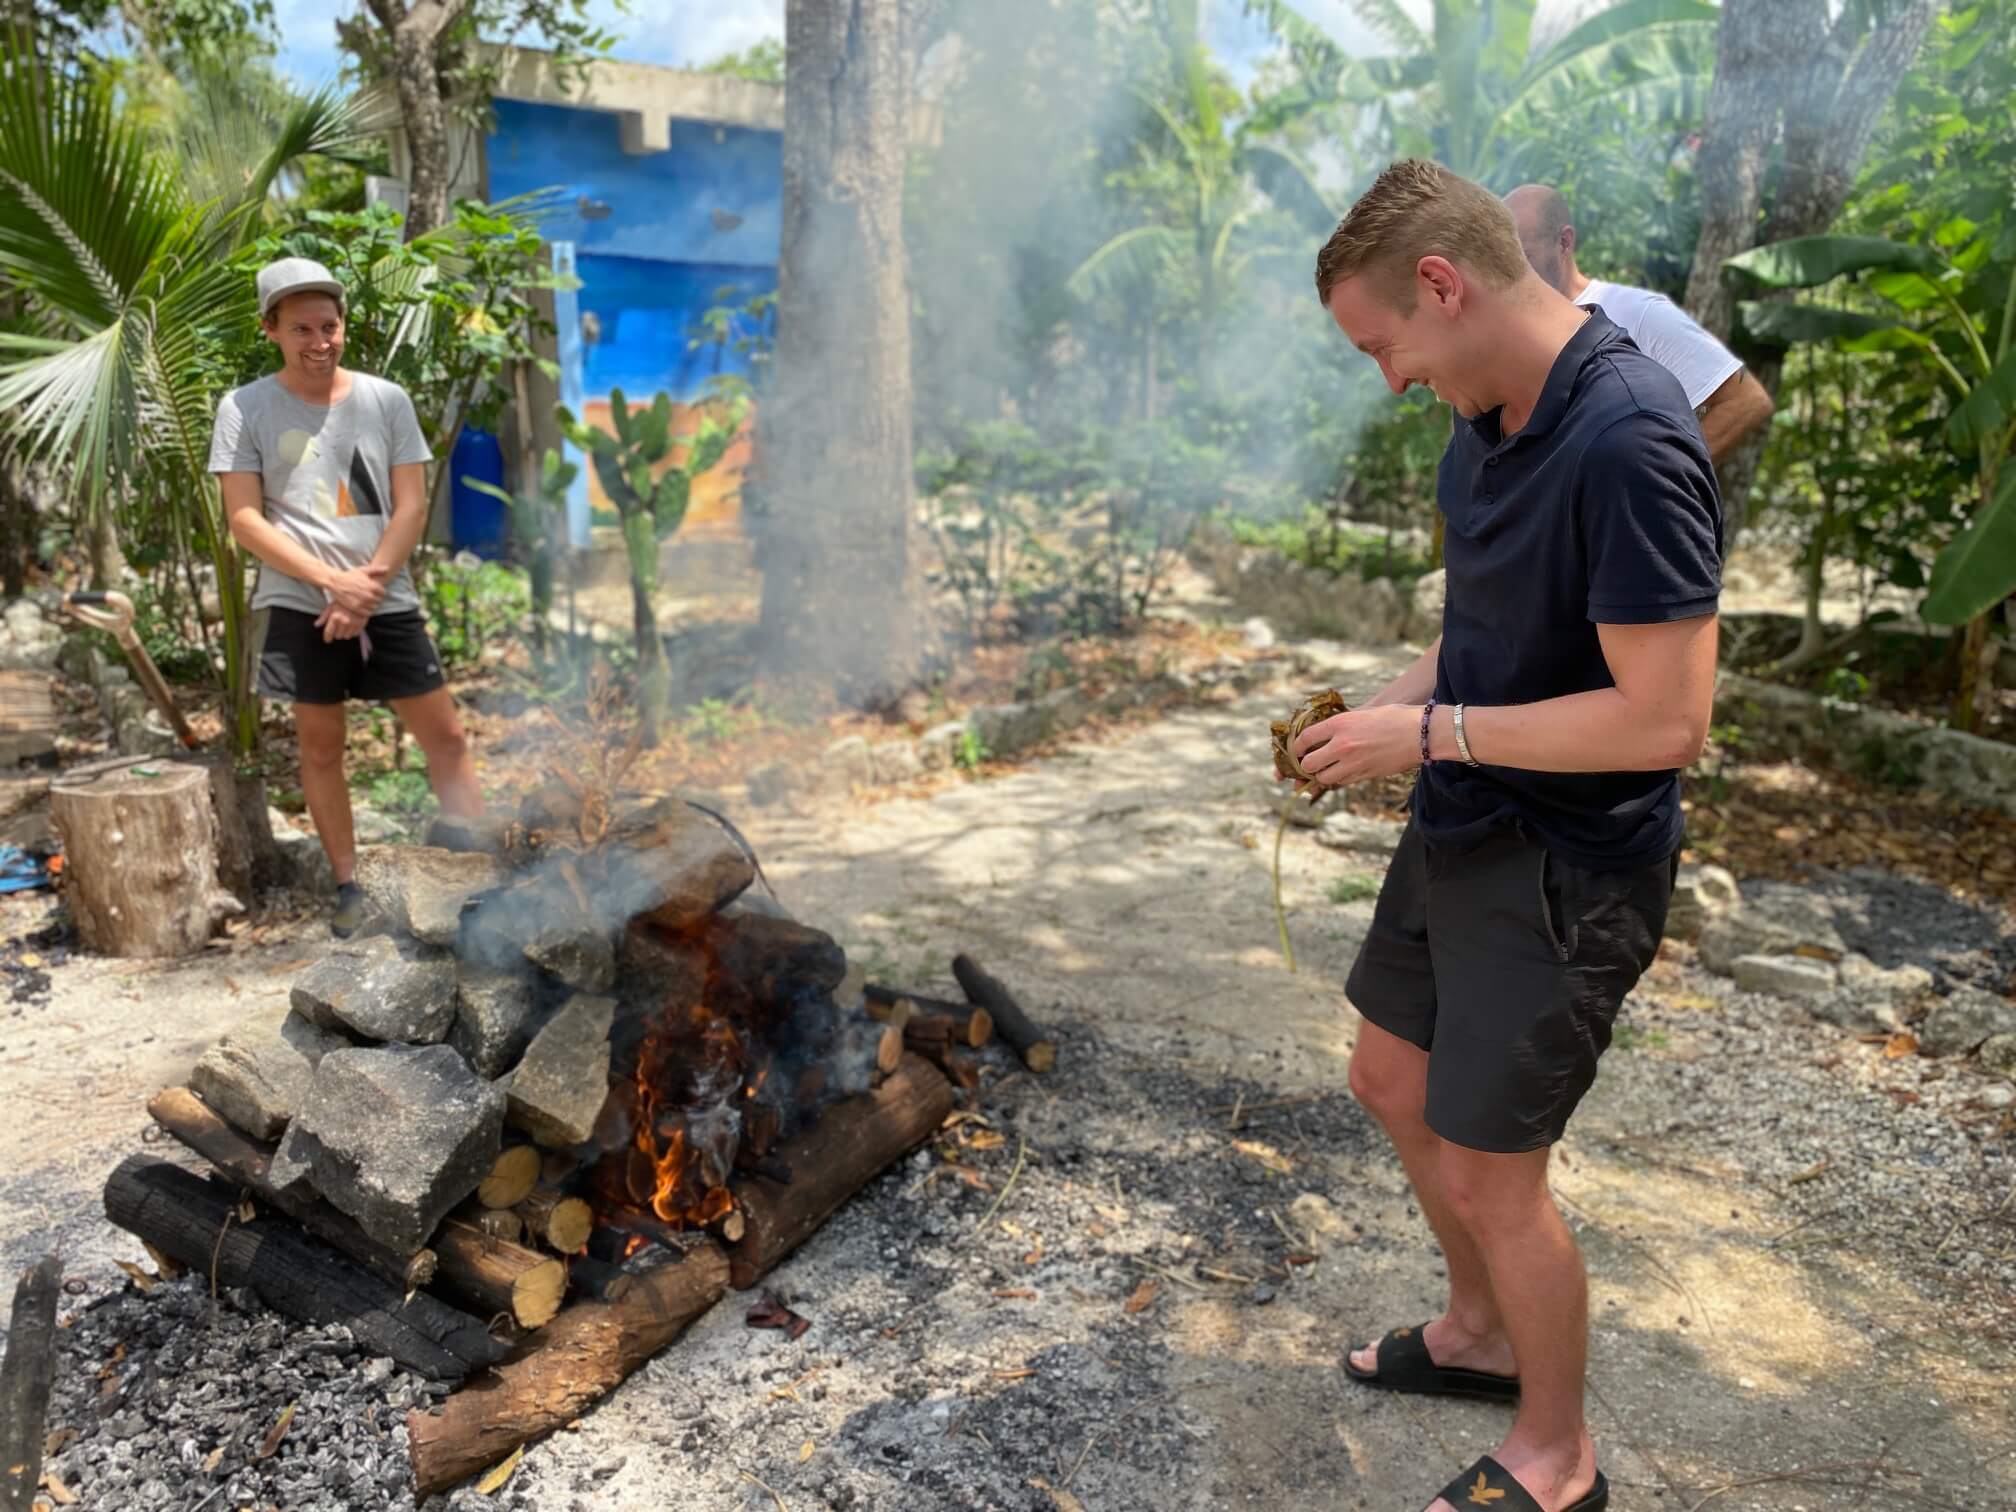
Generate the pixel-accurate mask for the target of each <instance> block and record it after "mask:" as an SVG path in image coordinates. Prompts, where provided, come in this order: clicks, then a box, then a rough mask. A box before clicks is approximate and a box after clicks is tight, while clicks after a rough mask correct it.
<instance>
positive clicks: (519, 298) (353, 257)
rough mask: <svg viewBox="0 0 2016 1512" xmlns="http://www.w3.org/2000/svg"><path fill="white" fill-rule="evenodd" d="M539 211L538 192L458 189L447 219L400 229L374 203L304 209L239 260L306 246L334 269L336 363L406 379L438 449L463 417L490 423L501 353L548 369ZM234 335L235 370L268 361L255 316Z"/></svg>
mask: <svg viewBox="0 0 2016 1512" xmlns="http://www.w3.org/2000/svg"><path fill="white" fill-rule="evenodd" d="M540 213H541V204H540V202H539V201H538V200H537V199H517V200H508V201H504V202H502V203H500V204H496V205H482V204H478V203H476V202H475V201H474V200H464V201H462V202H460V203H459V204H457V205H456V206H455V212H454V217H453V219H452V220H451V221H450V222H449V223H448V224H447V225H445V226H441V227H439V228H437V229H435V230H433V231H430V232H428V233H426V234H425V235H423V236H417V237H414V238H413V239H412V240H411V241H408V240H406V239H405V234H404V223H403V222H402V221H401V219H400V217H399V215H398V214H397V213H396V212H395V211H393V210H391V209H389V208H387V207H386V206H384V205H373V206H370V207H369V208H367V209H363V210H357V211H327V210H317V211H311V212H309V213H308V214H307V215H306V216H305V217H304V218H303V221H302V223H301V224H299V225H296V226H294V227H292V228H289V229H287V230H285V231H282V232H277V233H274V234H272V235H268V236H265V237H262V238H261V239H260V240H259V241H258V242H257V243H256V245H255V246H254V247H253V248H252V250H251V252H250V254H249V255H248V257H247V258H246V263H247V266H248V269H249V268H256V267H257V266H259V265H260V264H263V263H265V262H268V261H270V260H272V259H273V258H276V257H312V258H314V259H315V260H316V261H317V262H320V263H322V264H323V265H324V266H325V267H327V268H328V269H329V270H330V271H331V272H333V273H334V274H335V275H336V276H337V278H338V279H340V280H341V281H342V283H343V285H344V287H345V289H346V290H347V291H348V298H347V300H346V306H345V322H344V326H345V330H344V353H343V362H344V366H346V367H349V368H353V369H355V370H356V371H359V372H365V373H375V374H376V375H377V376H379V377H381V378H386V379H389V380H390V381H392V382H393V383H396V384H398V385H399V386H400V387H401V388H403V389H405V390H406V392H407V393H408V394H409V395H410V396H411V397H412V400H413V407H414V409H415V411H416V412H417V413H418V414H419V417H420V426H421V430H422V431H423V432H424V433H425V434H426V436H427V439H428V441H429V443H430V444H431V445H432V446H433V448H434V454H435V456H436V457H445V456H447V455H448V453H449V452H450V451H451V450H452V449H453V446H454V440H455V436H456V434H457V433H458V432H459V430H460V429H461V427H462V426H463V425H465V424H466V425H475V426H480V427H482V428H483V429H485V430H494V429H495V428H496V427H497V424H498V420H499V416H500V415H501V413H502V411H503V407H504V405H505V403H506V402H507V400H508V398H509V394H510V390H509V386H508V385H506V384H503V383H500V382H499V381H498V379H499V378H500V376H501V375H502V374H503V373H504V371H505V368H506V365H507V364H509V363H512V362H517V361H530V362H536V363H538V365H539V366H540V367H541V368H542V369H544V370H546V371H547V373H548V376H554V375H555V370H554V369H553V368H552V366H551V364H550V363H547V362H546V361H544V360H543V359H541V358H539V357H538V354H537V345H536V344H537V342H538V341H539V340H540V339H541V338H542V337H544V336H547V335H550V334H551V333H552V329H553V327H552V323H551V321H549V320H547V319H546V318H545V317H544V316H543V315H541V314H540V313H539V307H538V304H537V303H536V301H537V297H538V295H539V293H540V292H541V291H551V290H553V289H556V288H558V287H560V286H561V283H562V280H561V279H560V278H559V277H558V276H557V275H556V274H554V273H553V272H552V270H551V267H550V265H549V264H548V262H547V260H546V259H545V258H544V257H542V256H541V243H540V238H539V218H540ZM240 337H241V339H240V344H239V347H238V350H237V357H238V361H239V364H240V374H241V379H242V378H250V377H253V376H256V375H257V374H258V373H261V372H267V371H270V370H271V369H272V368H273V366H274V348H273V346H272V343H270V342H268V341H266V340H265V338H264V336H263V334H262V333H261V332H260V331H259V329H258V327H257V324H256V322H255V323H254V324H253V327H252V329H250V330H249V331H245V332H241V333H240Z"/></svg>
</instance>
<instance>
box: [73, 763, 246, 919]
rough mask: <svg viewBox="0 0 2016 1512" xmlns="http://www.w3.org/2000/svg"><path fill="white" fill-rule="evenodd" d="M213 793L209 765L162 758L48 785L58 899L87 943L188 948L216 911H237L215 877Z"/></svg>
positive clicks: (219, 916)
mask: <svg viewBox="0 0 2016 1512" xmlns="http://www.w3.org/2000/svg"><path fill="white" fill-rule="evenodd" d="M143 772H152V773H154V774H155V775H153V776H142V775H141V773H143ZM211 794H212V779H211V774H210V771H209V770H208V769H207V768H205V767H203V766H200V765H191V764H188V763H182V762H176V761H171V760H168V759H166V758H163V759H162V760H161V761H159V762H158V763H152V764H146V763H135V764H133V765H129V766H123V767H120V768H116V769H114V770H110V771H105V772H102V773H98V774H95V775H94V774H91V773H88V772H86V773H81V774H80V773H74V772H73V773H69V774H66V775H65V776H63V777H61V778H58V779H57V780H56V781H55V782H54V783H52V784H50V788H49V810H50V817H51V818H52V819H53V820H54V821H55V825H56V830H57V833H58V834H60V835H61V836H62V837H63V854H64V866H63V893H64V898H65V901H66V902H68V903H69V905H70V913H71V916H72V917H73V918H75V919H76V921H77V933H78V935H79V936H80V937H81V938H82V939H83V941H84V945H85V948H87V949H89V950H94V951H96V952H98V953H99V954H100V955H110V956H146V957H169V956H186V955H193V954H194V953H195V952H197V951H199V950H201V949H202V948H203V946H204V944H205V943H206V942H207V941H208V940H209V938H210V936H211V935H212V934H213V933H215V932H216V928H217V924H218V921H219V920H220V919H222V918H223V917H224V915H226V914H227V913H234V912H237V911H238V910H239V904H238V901H237V900H236V899H235V898H232V897H231V896H230V895H229V894H228V893H227V892H225V890H224V888H223V887H222V885H221V884H220V882H219V879H218V874H217V845H218V821H217V815H216V810H215V805H214V803H213V801H212V797H211Z"/></svg>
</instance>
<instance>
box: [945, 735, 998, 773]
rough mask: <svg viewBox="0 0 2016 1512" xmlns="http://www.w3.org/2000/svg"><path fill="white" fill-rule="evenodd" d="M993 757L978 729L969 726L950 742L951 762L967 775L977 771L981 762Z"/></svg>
mask: <svg viewBox="0 0 2016 1512" xmlns="http://www.w3.org/2000/svg"><path fill="white" fill-rule="evenodd" d="M993 759H994V753H993V751H991V750H989V749H988V746H987V742H986V741H984V740H982V739H981V738H980V732H979V731H978V730H975V729H971V728H968V729H964V730H961V731H960V732H959V738H958V739H957V740H956V741H954V742H953V743H952V764H953V765H954V766H956V767H958V768H959V770H960V771H962V772H965V773H966V774H967V775H968V776H971V775H972V774H973V773H975V772H977V771H979V770H980V766H981V764H982V763H983V762H987V761H992V760H993Z"/></svg>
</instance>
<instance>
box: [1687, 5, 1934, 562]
mask: <svg viewBox="0 0 2016 1512" xmlns="http://www.w3.org/2000/svg"><path fill="white" fill-rule="evenodd" d="M1829 9H1830V7H1829V6H1828V4H1827V0H1725V3H1724V4H1723V6H1722V16H1721V20H1720V22H1719V23H1718V29H1717V32H1716V44H1715V83H1714V87H1713V88H1712V89H1711V91H1710V92H1709V96H1708V120H1707V125H1706V127H1705V129H1704V132H1703V135H1704V138H1705V140H1704V142H1703V145H1702V148H1701V155H1700V157H1699V159H1698V160H1697V162H1696V164H1695V177H1696V178H1697V179H1698V180H1699V182H1700V186H1701V233H1700V237H1699V239H1698V240H1697V241H1696V243H1695V246H1694V266H1693V268H1692V269H1691V270H1690V272H1689V274H1688V277H1687V293H1686V297H1685V304H1686V307H1687V311H1688V313H1689V314H1691V315H1692V316H1693V317H1694V318H1695V319H1696V320H1698V321H1699V322H1700V323H1701V324H1702V325H1703V326H1704V327H1706V328H1707V329H1708V330H1710V331H1712V332H1713V333H1714V334H1715V335H1716V336H1717V337H1718V338H1720V339H1721V340H1723V341H1725V342H1726V341H1728V340H1729V339H1730V336H1731V333H1732V331H1733V329H1734V325H1735V313H1736V311H1735V300H1734V299H1733V297H1732V296H1731V294H1730V291H1729V290H1728V288H1727V287H1726V286H1724V284H1723V282H1722V264H1723V263H1724V262H1725V261H1727V260H1728V259H1729V258H1731V257H1734V256H1736V255H1737V254H1738V253H1741V252H1747V251H1749V250H1750V249H1751V248H1752V247H1755V246H1761V245H1763V244H1765V243H1768V242H1774V241H1783V240H1785V239H1787V238H1789V237H1794V236H1814V235H1818V234H1819V233H1821V232H1824V231H1825V230H1827V228H1828V227H1829V226H1831V225H1832V224H1833V223H1834V217H1835V216H1836V215H1838V214H1840V212H1841V207H1842V205H1844V204H1845V203H1846V202H1847V199H1848V193H1849V191H1850V190H1851V189H1852V188H1853V187H1854V184H1855V175H1856V173H1857V172H1858V171H1859V170H1860V168H1861V166H1862V156H1863V154H1864V153H1865V152H1867V151H1868V148H1869V141H1870V138H1871V137H1873V136H1874V135H1875V132H1876V125H1877V123H1878V121H1880V120H1881V119H1882V115H1883V110H1884V107H1885V106H1887V105H1888V104H1889V101H1890V96H1891V95H1892V94H1894V93H1895V92H1896V89H1897V85H1898V83H1899V81H1901V80H1902V79H1903V77H1904V71H1905V69H1907V68H1909V67H1910V66H1911V60H1912V59H1913V58H1915V57H1916V56H1917V55H1918V48H1919V45H1920V44H1921V43H1922V42H1923V41H1924V40H1925V33H1926V31H1927V30H1928V29H1930V27H1931V25H1932V20H1933V17H1934V16H1936V15H1937V14H1938V11H1939V0H1910V3H1909V4H1907V5H1905V6H1903V7H1902V8H1900V9H1899V10H1897V11H1896V12H1894V13H1893V14H1892V15H1890V16H1889V17H1888V18H1887V19H1886V20H1884V21H1883V22H1882V23H1880V24H1879V25H1877V26H1876V27H1875V28H1874V29H1873V30H1872V31H1871V32H1870V34H1869V35H1868V37H1867V38H1866V39H1864V40H1861V41H1860V42H1859V44H1858V39H1857V37H1856V35H1855V31H1856V29H1857V28H1858V27H1859V25H1860V24H1861V23H1860V21H1859V19H1858V16H1857V15H1856V14H1855V12H1856V9H1857V8H1856V7H1853V6H1850V7H1844V8H1841V11H1840V14H1838V15H1837V16H1835V17H1834V18H1833V19H1832V21H1831V22H1830V20H1829V16H1828V11H1829ZM1781 141H1782V145H1783V153H1782V158H1783V163H1782V167H1781V168H1780V170H1779V175H1778V181H1777V183H1776V184H1775V185H1774V186H1772V190H1771V195H1770V205H1769V207H1768V213H1766V207H1765V205H1764V191H1765V184H1764V178H1765V169H1766V166H1767V164H1768V162H1769V159H1770V157H1771V153H1772V149H1773V147H1774V146H1775V145H1778V144H1779V143H1781ZM1783 370H1784V364H1783V363H1782V361H1780V360H1779V359H1778V358H1776V357H1770V358H1760V359H1759V360H1758V361H1756V362H1754V363H1752V364H1751V374H1752V376H1754V377H1755V378H1756V379H1757V381H1758V382H1759V383H1760V384H1762V385H1763V386H1764V389H1765V391H1766V392H1768V393H1769V394H1770V395H1771V396H1772V397H1773V398H1774V399H1775V398H1776V397H1777V394H1778V379H1779V375H1780V373H1781V372H1783ZM1767 433H1768V432H1767V431H1760V432H1758V433H1757V434H1756V435H1754V436H1752V437H1751V438H1750V439H1749V440H1748V441H1746V442H1745V443H1744V444H1743V445H1742V446H1740V447H1738V448H1737V449H1736V451H1735V452H1733V453H1732V454H1731V455H1730V456H1729V457H1728V458H1727V459H1726V460H1725V461H1724V462H1723V464H1722V466H1721V468H1720V469H1719V470H1718V478H1719V480H1720V483H1721V487H1722V503H1723V544H1724V548H1725V549H1726V548H1727V547H1728V546H1730V545H1733V544H1734V542H1735V540H1736V537H1737V535H1738V534H1739V533H1740V532H1741V531H1742V529H1743V525H1744V523H1745V520H1746V517H1747V514H1748V503H1749V494H1750V485H1751V482H1752V481H1753V480H1754V479H1755V477H1756V473H1757V464H1758V462H1759V461H1760V460H1761V459H1762V457H1763V454H1764V442H1765V438H1766V435H1767Z"/></svg>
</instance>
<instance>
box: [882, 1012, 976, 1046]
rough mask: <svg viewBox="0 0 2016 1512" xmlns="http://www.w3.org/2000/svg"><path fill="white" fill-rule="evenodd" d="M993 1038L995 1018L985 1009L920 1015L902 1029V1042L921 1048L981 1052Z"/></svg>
mask: <svg viewBox="0 0 2016 1512" xmlns="http://www.w3.org/2000/svg"><path fill="white" fill-rule="evenodd" d="M993 1037H994V1017H993V1015H992V1014H990V1013H988V1011H987V1010H986V1009H985V1008H969V1009H967V1010H966V1011H965V1012H964V1013H919V1014H914V1015H912V1017H911V1019H910V1021H909V1022H908V1023H907V1024H905V1025H904V1026H903V1040H904V1043H906V1044H908V1045H909V1046H910V1047H911V1048H912V1049H915V1048H916V1047H917V1046H919V1045H966V1046H969V1047H970V1048H972V1049H975V1050H977V1049H979V1048H980V1047H981V1046H982V1045H984V1044H986V1043H987V1041H988V1040H990V1039H992V1038H993Z"/></svg>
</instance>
